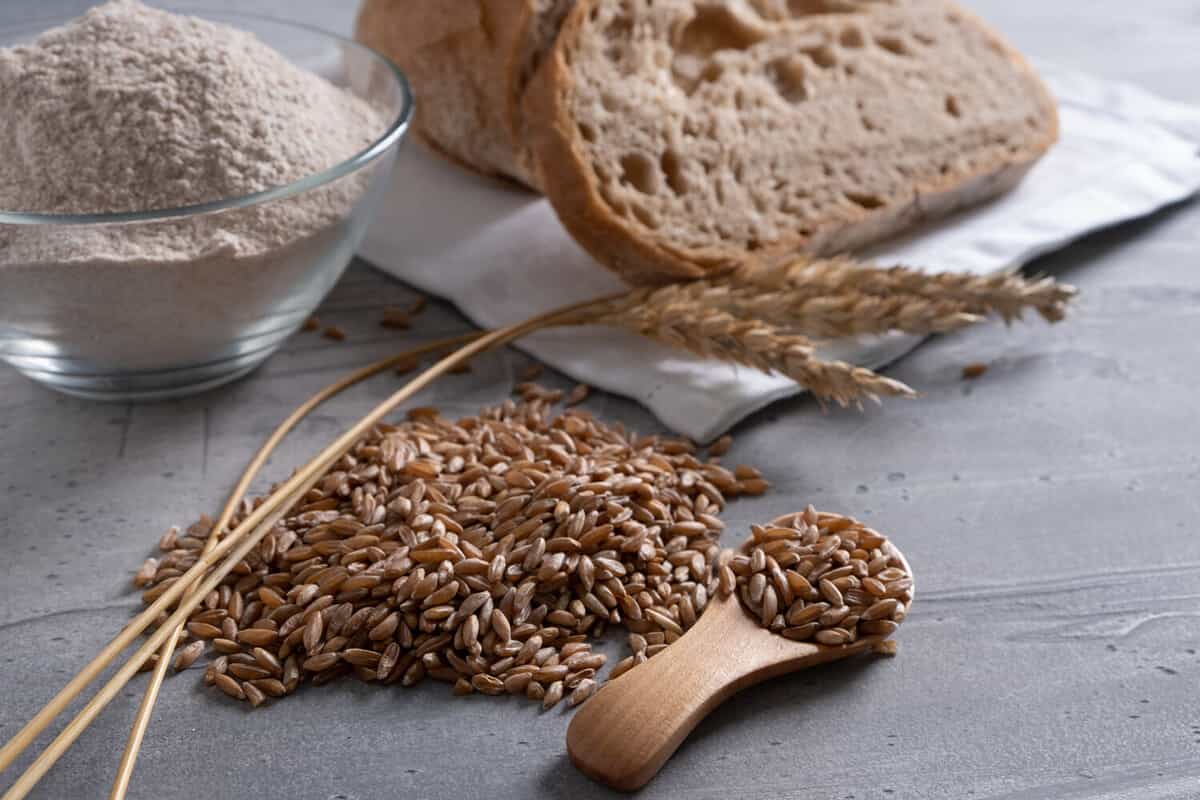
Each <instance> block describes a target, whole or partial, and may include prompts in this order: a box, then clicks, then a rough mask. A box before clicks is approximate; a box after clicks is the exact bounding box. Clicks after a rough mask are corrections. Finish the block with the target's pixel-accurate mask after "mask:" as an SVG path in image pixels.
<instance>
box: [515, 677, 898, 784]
mask: <svg viewBox="0 0 1200 800" xmlns="http://www.w3.org/2000/svg"><path fill="white" fill-rule="evenodd" d="M880 660H881V659H880V658H877V657H871V656H862V657H856V658H850V659H847V660H845V661H840V662H836V663H833V664H824V665H822V666H818V667H811V668H809V669H806V670H802V671H800V672H797V673H794V674H791V675H784V676H781V677H778V678H774V679H771V680H768V681H766V682H764V683H760V684H758V685H757V686H752V687H750V688H749V689H745V690H743V691H741V692H738V693H737V694H735V695H734V696H733V697H731V698H730V699H729V700H726V701H725V702H724V703H723V704H721V706H719V707H718V708H717V709H716V710H715V711H713V712H712V713H711V714H709V715H708V716H707V717H706V718H704V719H703V720H701V722H700V724H699V725H697V726H696V729H695V730H693V731H692V733H691V734H690V735H689V736H688V737H687V738H686V739H685V740H684V741H683V744H682V745H680V746H679V750H677V751H676V753H675V755H674V756H672V757H671V760H670V761H668V762H667V763H666V764H665V765H664V766H663V768H662V772H660V773H659V776H660V777H657V778H655V780H653V781H651V782H650V783H649V784H647V786H646V788H645V789H644V790H642V791H648V792H650V793H651V794H653V788H654V785H655V781H657V780H659V779H660V778H661V776H662V775H665V774H668V773H669V772H670V771H671V770H672V769H673V766H672V765H673V764H675V762H676V761H677V760H678V759H679V757H680V755H681V754H685V753H687V752H688V750H689V749H691V748H694V747H696V746H698V744H699V743H700V742H704V741H705V740H708V739H710V738H712V737H719V736H729V735H731V734H733V735H739V734H740V735H743V736H754V735H755V731H756V730H757V729H758V728H757V726H758V724H759V723H761V724H762V728H763V729H767V728H770V727H771V725H770V722H772V721H773V720H776V719H780V718H784V717H796V716H800V715H802V714H803V713H804V707H805V705H806V704H807V703H808V702H809V701H812V700H816V699H817V698H822V699H829V698H831V697H837V696H838V695H840V694H843V693H849V692H853V691H855V690H856V689H857V688H858V687H860V686H861V685H862V682H863V681H868V680H871V675H870V672H871V670H872V669H874V668H875V667H876V666H877V665H878V663H879V661H880ZM537 781H538V789H539V792H540V794H541V795H543V796H546V797H553V798H560V799H561V800H580V798H585V797H586V798H592V797H629V796H630V795H629V794H626V793H624V792H617V791H614V790H612V789H609V788H608V787H606V786H603V785H601V784H599V783H597V782H595V781H593V780H591V779H590V778H588V777H586V776H584V775H583V773H581V772H580V771H579V770H577V769H575V767H574V765H573V764H571V759H570V757H569V756H568V755H567V754H566V752H565V748H564V752H562V753H561V754H560V755H559V757H558V758H557V759H555V761H554V762H553V763H552V764H551V765H549V766H547V767H546V768H545V769H544V770H543V771H542V773H541V775H539V776H538V778H537Z"/></svg>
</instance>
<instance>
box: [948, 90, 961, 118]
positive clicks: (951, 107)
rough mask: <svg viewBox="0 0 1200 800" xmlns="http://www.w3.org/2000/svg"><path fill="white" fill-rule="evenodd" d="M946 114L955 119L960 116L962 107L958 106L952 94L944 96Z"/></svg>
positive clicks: (956, 99)
mask: <svg viewBox="0 0 1200 800" xmlns="http://www.w3.org/2000/svg"><path fill="white" fill-rule="evenodd" d="M946 113H947V114H949V115H950V116H952V117H954V118H955V119H958V118H959V117H961V116H962V107H961V106H960V105H959V104H958V98H957V97H955V96H954V95H952V94H951V95H947V96H946Z"/></svg>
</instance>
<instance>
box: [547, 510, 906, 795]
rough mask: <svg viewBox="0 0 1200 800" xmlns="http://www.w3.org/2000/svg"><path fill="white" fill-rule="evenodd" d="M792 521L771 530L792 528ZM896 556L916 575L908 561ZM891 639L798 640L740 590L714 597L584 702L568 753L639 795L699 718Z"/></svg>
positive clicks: (597, 775) (595, 775) (596, 776)
mask: <svg viewBox="0 0 1200 800" xmlns="http://www.w3.org/2000/svg"><path fill="white" fill-rule="evenodd" d="M795 517H796V515H795V514H789V515H786V516H784V517H780V518H779V519H777V520H775V522H774V523H772V524H774V525H790V524H791V522H792V520H793V519H794V518H795ZM893 550H894V552H895V555H896V558H897V559H898V560H899V561H900V563H901V565H902V568H903V569H904V571H905V572H907V573H908V574H909V575H912V570H910V569H909V566H908V562H907V561H906V560H905V558H904V555H903V554H902V553H900V551H899V550H896V549H895V546H894V545H893ZM886 638H888V637H887V636H864V637H861V638H859V639H857V640H856V641H854V642H852V643H850V644H845V645H838V646H828V645H821V644H815V643H812V642H794V641H792V640H790V639H786V638H784V637H783V636H781V635H779V634H778V633H773V632H771V631H769V630H767V629H765V628H763V627H762V626H761V625H760V624H759V621H758V620H757V619H754V618H753V617H751V616H750V614H749V613H747V612H746V611H745V610H744V609H743V608H742V604H741V601H740V600H738V597H737V592H734V593H733V594H731V595H730V596H729V597H726V598H722V597H720V596H717V597H713V598H712V599H711V600H709V603H708V606H707V607H706V608H705V611H704V614H703V615H702V616H701V617H700V620H699V621H698V622H697V623H696V625H695V626H694V627H692V628H691V629H690V630H689V631H688V632H687V633H685V634H684V635H683V636H682V637H680V638H679V640H678V641H676V642H675V643H674V644H672V645H671V646H670V647H668V648H667V649H666V650H664V651H663V652H661V653H659V654H658V655H657V656H655V657H654V658H652V659H651V660H649V661H647V662H646V663H644V664H641V665H639V666H637V667H635V668H634V669H632V670H630V671H629V672H627V673H625V674H624V675H622V676H620V677H619V678H617V679H616V680H614V681H612V682H610V683H608V684H606V685H605V686H604V687H603V689H602V690H601V691H600V692H598V693H597V694H596V695H594V696H593V697H592V698H591V699H589V700H588V701H587V702H586V703H584V704H583V706H582V707H581V708H580V709H579V711H578V712H576V714H575V717H574V719H572V720H571V724H570V726H569V727H568V728H567V752H568V753H569V754H570V756H571V761H572V762H573V763H574V764H575V766H576V767H578V768H579V770H580V771H581V772H583V774H585V775H587V776H588V777H589V778H592V779H593V780H597V781H600V782H601V783H605V784H607V785H609V786H611V787H613V788H614V789H620V790H622V791H627V792H631V791H634V790H635V789H640V788H641V787H642V786H645V785H646V784H647V783H649V782H650V779H651V778H653V777H654V776H655V775H656V774H657V773H658V771H659V770H660V769H661V768H662V766H663V764H665V763H666V761H667V759H669V758H670V757H671V756H672V755H673V754H674V753H675V751H676V750H677V749H678V748H679V745H680V744H682V743H683V740H684V739H685V738H687V735H688V734H689V733H691V732H692V729H693V728H695V727H696V725H697V724H698V723H699V722H700V720H702V719H704V717H705V716H706V715H707V714H708V713H709V712H710V711H712V710H713V709H714V708H716V707H717V706H719V705H720V704H721V703H723V702H725V701H726V700H727V699H728V698H730V697H731V696H733V695H734V694H735V693H736V692H739V691H741V690H742V689H745V688H746V687H747V686H753V685H754V684H756V683H759V682H760V681H765V680H767V679H768V678H774V677H776V676H777V675H783V674H786V673H789V672H795V671H796V670H801V669H804V668H805V667H811V666H814V665H816V664H824V663H827V662H830V661H838V660H840V659H843V658H848V657H849V656H853V655H856V654H858V653H862V652H864V651H867V650H870V649H871V648H872V647H874V646H875V645H877V644H878V643H879V642H881V641H883V640H884V639H886Z"/></svg>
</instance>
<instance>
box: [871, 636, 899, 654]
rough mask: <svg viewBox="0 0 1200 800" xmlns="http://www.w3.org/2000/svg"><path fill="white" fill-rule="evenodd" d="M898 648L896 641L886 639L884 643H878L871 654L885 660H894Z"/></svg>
mask: <svg viewBox="0 0 1200 800" xmlns="http://www.w3.org/2000/svg"><path fill="white" fill-rule="evenodd" d="M897 651H898V647H897V645H896V640H895V639H884V640H883V641H882V642H876V643H875V645H874V646H873V647H872V648H871V652H872V653H874V654H875V655H877V656H883V657H884V658H894V657H895V655H896V652H897Z"/></svg>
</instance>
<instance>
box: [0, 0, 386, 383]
mask: <svg viewBox="0 0 1200 800" xmlns="http://www.w3.org/2000/svg"><path fill="white" fill-rule="evenodd" d="M0 120H3V124H2V125H0V153H3V157H2V158H0V212H36V213H49V214H97V213H99V214H103V213H115V212H145V211H151V212H152V211H156V210H163V209H171V208H178V207H181V206H191V205H195V204H199V203H209V202H213V201H222V200H229V199H234V198H239V197H243V196H245V195H248V194H252V193H255V192H259V191H262V190H265V189H270V188H274V187H279V186H284V185H287V184H289V183H292V182H294V181H296V180H298V179H301V178H305V177H307V176H311V175H315V174H317V173H320V172H321V171H323V170H325V169H327V168H329V167H332V166H335V165H337V164H339V163H342V162H344V161H345V160H347V159H348V158H351V157H353V156H354V155H355V154H357V153H359V152H362V151H363V150H364V149H365V148H366V147H368V146H369V145H370V144H371V142H372V141H373V140H375V139H376V138H378V137H379V136H381V135H382V134H383V132H384V129H385V126H386V122H387V120H386V119H385V118H384V117H383V115H382V113H381V112H380V111H377V110H376V108H374V107H373V106H372V105H371V104H370V103H368V102H367V101H366V100H363V99H362V98H360V97H358V96H356V95H355V94H354V93H352V92H351V91H349V90H347V89H343V88H341V87H339V86H336V85H335V84H333V83H331V82H330V81H328V80H326V79H325V78H323V77H321V76H320V75H317V74H316V73H313V72H310V71H308V70H306V69H303V68H301V67H300V66H298V65H296V64H294V63H292V62H291V61H289V60H288V59H287V58H286V57H284V56H283V55H282V54H280V53H279V52H277V51H275V50H274V49H272V48H271V47H269V46H267V45H266V44H265V43H264V42H263V41H262V40H261V39H259V38H258V37H257V36H255V35H253V34H252V33H249V32H247V31H243V30H239V29H237V28H234V27H231V26H228V25H223V24H218V23H214V22H210V21H207V20H204V19H200V18H196V17H191V16H183V15H178V14H173V13H169V12H165V11H161V10H157V9H153V8H150V7H148V6H145V5H143V4H142V3H140V2H137V0H114V2H109V3H106V4H104V5H101V6H97V7H95V8H93V9H91V10H90V11H88V12H86V13H85V14H83V15H82V16H81V17H78V18H77V19H75V20H73V21H72V22H70V23H68V24H66V25H63V26H62V27H58V28H54V29H52V30H49V31H46V32H45V33H43V34H41V35H40V36H38V37H37V38H36V39H33V40H32V41H30V42H29V43H27V44H22V45H19V46H16V47H11V48H8V49H0ZM373 169H374V166H372V167H369V168H365V169H363V170H360V171H358V172H355V173H352V174H350V175H348V176H346V177H343V178H340V179H338V180H336V181H332V182H329V183H325V184H323V185H321V186H319V187H317V188H314V189H310V190H308V191H305V192H302V193H299V194H295V195H292V196H290V197H287V198H286V199H282V200H274V201H268V202H263V203H259V204H255V205H251V206H244V207H237V208H232V209H229V210H223V211H220V212H218V213H210V214H205V215H199V216H189V217H179V218H173V219H165V220H156V221H153V222H148V223H143V222H138V223H133V224H121V225H112V224H105V225H72V226H67V225H61V224H46V225H15V224H4V222H3V220H2V219H0V298H3V299H2V300H0V333H2V334H4V337H2V338H7V339H8V340H9V341H12V340H14V339H17V338H22V337H25V338H27V339H29V340H34V339H37V338H39V337H40V338H42V339H51V338H52V339H54V340H56V345H57V344H58V343H65V344H62V345H61V347H60V348H59V349H60V350H61V349H64V348H65V349H67V350H69V351H70V355H71V356H72V357H76V358H79V359H84V360H87V361H89V362H93V363H96V364H97V365H100V366H98V367H97V369H98V370H108V369H118V370H124V369H134V370H137V369H152V368H153V369H157V368H167V367H171V368H174V367H176V366H178V365H180V364H187V363H195V362H199V361H206V360H211V359H221V358H225V357H226V353H224V352H221V349H222V347H224V346H225V345H227V344H228V341H229V340H230V339H236V340H237V341H239V342H255V343H257V342H261V341H262V340H261V338H255V337H263V336H265V335H266V334H264V333H263V332H264V331H268V330H273V331H279V330H282V329H283V328H284V327H286V326H287V325H291V324H292V323H293V322H294V318H295V316H296V313H297V309H298V308H299V306H300V305H302V304H303V303H304V302H309V301H311V302H312V303H315V302H316V301H317V300H319V297H320V296H321V295H323V293H324V291H326V290H328V288H329V285H330V284H332V282H333V281H334V280H336V278H337V275H338V274H340V268H341V267H344V265H345V264H346V263H347V262H348V261H349V259H350V257H351V255H352V253H350V252H348V250H349V248H351V247H353V244H349V245H347V244H346V242H347V241H348V240H350V239H353V236H349V235H348V232H349V231H360V230H361V227H362V225H365V222H361V223H360V222H359V221H357V220H356V219H354V218H353V217H352V216H351V211H352V210H353V209H354V208H355V207H356V204H357V203H359V202H360V200H361V199H362V198H363V195H364V192H365V191H367V189H368V186H369V185H370V182H371V175H372V172H373ZM321 259H324V261H323V262H322V261H321ZM334 261H339V262H340V263H339V265H338V267H337V268H336V269H331V268H329V267H328V265H329V264H331V263H333V262H334ZM322 264H323V265H324V266H322ZM314 298H315V299H314ZM264 320H267V321H265V322H264ZM251 326H253V327H252V328H251ZM272 326H273V327H272ZM156 329H157V330H156ZM151 331H153V332H154V335H153V336H150V335H148V334H149V333H150V332H151ZM68 344H69V345H70V347H68V346H67V345H68ZM250 346H251V345H250V344H239V345H238V347H239V348H240V350H239V352H244V351H245V350H246V349H247V348H249V347H250ZM264 347H265V346H264ZM0 354H3V348H0ZM59 357H61V353H60V354H59Z"/></svg>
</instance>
